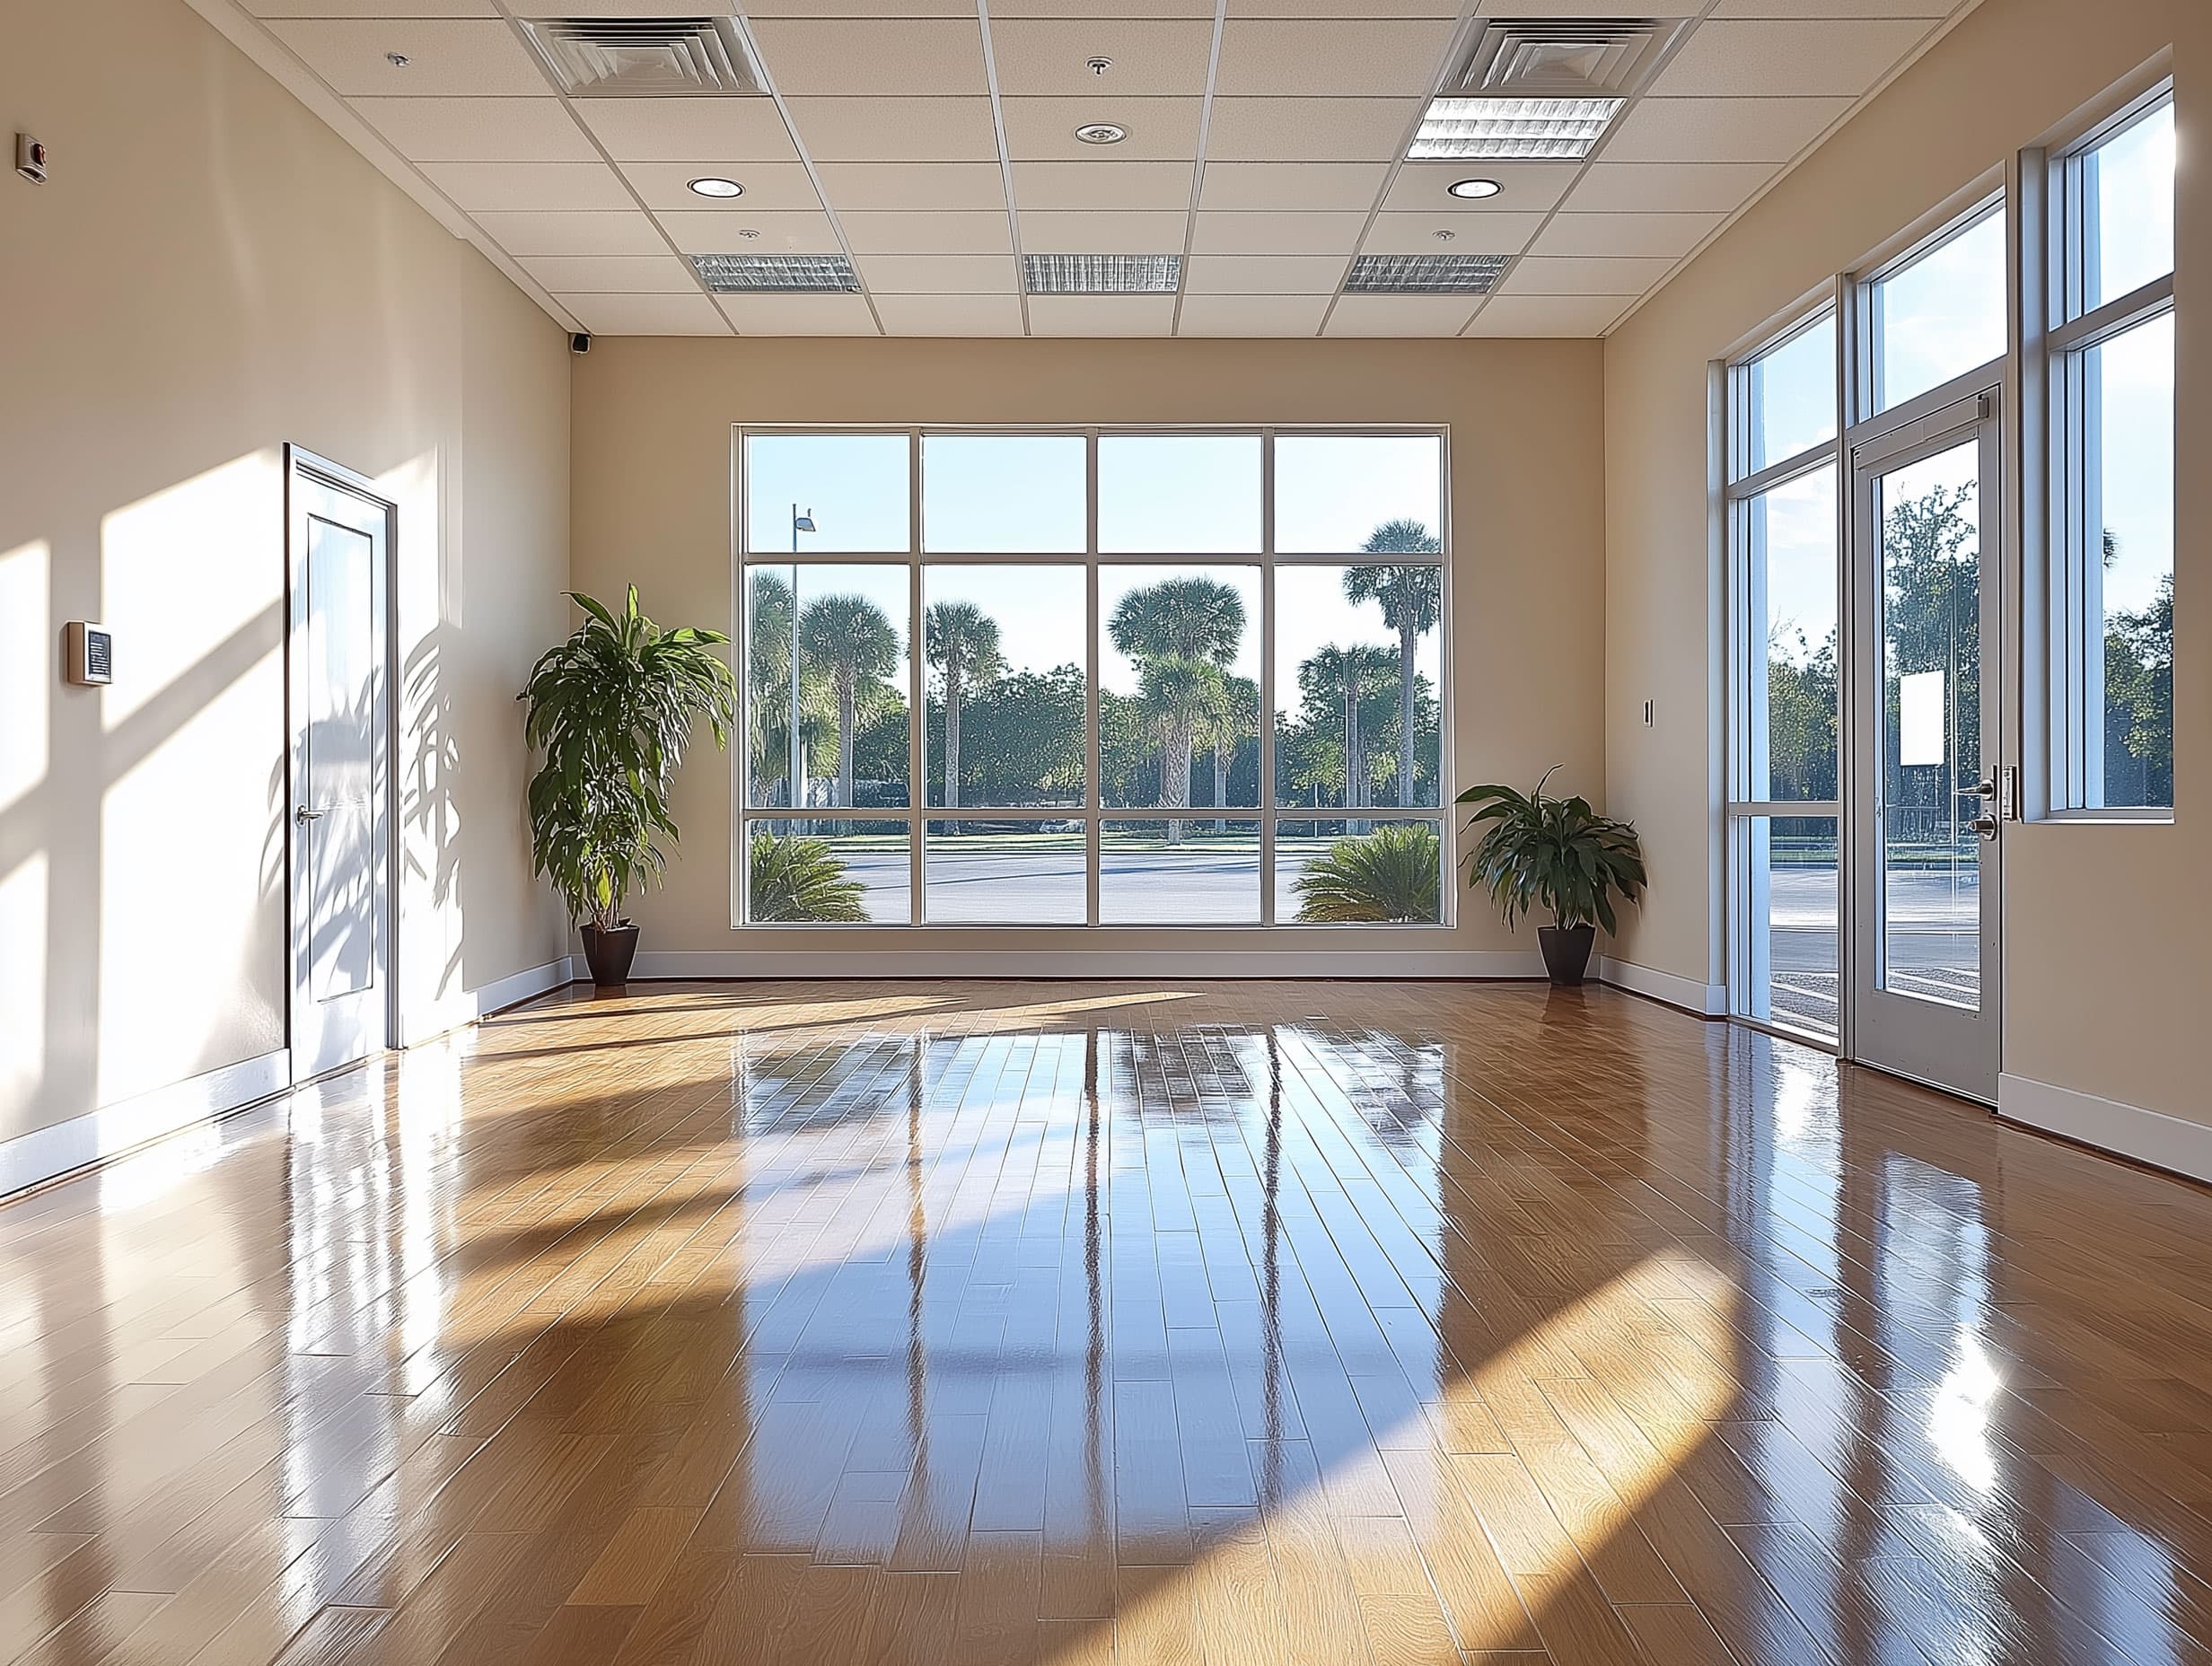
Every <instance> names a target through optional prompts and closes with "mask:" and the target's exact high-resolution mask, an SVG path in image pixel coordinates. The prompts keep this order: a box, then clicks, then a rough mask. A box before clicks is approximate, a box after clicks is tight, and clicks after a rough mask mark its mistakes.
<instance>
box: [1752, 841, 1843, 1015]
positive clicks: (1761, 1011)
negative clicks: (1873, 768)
mask: <svg viewBox="0 0 2212 1666" xmlns="http://www.w3.org/2000/svg"><path fill="white" fill-rule="evenodd" d="M1740 825H1741V828H1742V836H1741V837H1742V843H1743V846H1744V848H1743V851H1742V857H1741V860H1742V863H1743V872H1744V877H1745V883H1744V885H1743V887H1742V891H1741V893H1740V897H1741V900H1740V903H1739V906H1740V907H1742V908H1743V909H1744V911H1745V912H1744V920H1743V925H1744V931H1743V934H1742V947H1743V953H1744V956H1745V959H1744V961H1743V966H1742V970H1743V978H1742V989H1741V993H1740V998H1739V1004H1738V1010H1739V1011H1741V1012H1742V1014H1743V1016H1744V1017H1746V1018H1756V1019H1760V1020H1761V1021H1763V1022H1768V1023H1771V1024H1773V1025H1774V1026H1775V1027H1776V1028H1777V1029H1781V1030H1795V1031H1797V1032H1798V1033H1800V1034H1803V1035H1808V1036H1813V1037H1814V1038H1816V1039H1820V1040H1822V1041H1834V1040H1836V1039H1838V1038H1839V1035H1840V1034H1841V1031H1842V1026H1841V1022H1840V1020H1841V1014H1842V1010H1843V1008H1842V987H1841V986H1842V979H1841V977H1840V975H1839V974H1840V971H1841V958H1840V951H1839V945H1840V941H1841V939H1840V932H1839V926H1840V919H1841V916H1840V913H1839V906H1838V905H1839V896H1840V891H1839V886H1838V881H1837V876H1838V873H1839V868H1840V864H1839V860H1838V858H1839V855H1840V851H1839V846H1838V844H1837V840H1836V818H1835V817H1833V816H1774V817H1768V816H1747V817H1745V818H1743V820H1742V823H1741V824H1740Z"/></svg>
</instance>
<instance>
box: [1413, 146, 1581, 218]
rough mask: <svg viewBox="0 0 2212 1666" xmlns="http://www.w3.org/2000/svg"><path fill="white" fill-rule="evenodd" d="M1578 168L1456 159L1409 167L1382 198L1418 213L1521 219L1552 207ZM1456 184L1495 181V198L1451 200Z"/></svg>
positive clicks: (1564, 164) (1573, 164) (1575, 165)
mask: <svg viewBox="0 0 2212 1666" xmlns="http://www.w3.org/2000/svg"><path fill="white" fill-rule="evenodd" d="M1581 171H1582V164H1581V163H1580V162H1491V161H1487V160H1481V159H1475V158H1468V157H1461V158H1458V159H1456V160H1454V161H1451V162H1408V163H1406V165H1405V166H1404V167H1402V168H1400V169H1399V171H1398V177H1397V178H1396V179H1394V180H1391V189H1390V195H1389V196H1388V197H1384V198H1383V199H1382V206H1383V207H1385V208H1389V209H1397V210H1403V211H1406V212H1412V213H1422V214H1524V213H1526V212H1528V211H1530V210H1531V209H1544V208H1550V207H1554V206H1557V205H1558V201H1559V198H1561V197H1564V196H1566V195H1567V188H1568V187H1569V186H1571V185H1573V184H1574V183H1575V176H1576V174H1578V173H1580V172H1581ZM1454 180H1496V181H1497V184H1498V187H1499V189H1498V193H1497V196H1495V197H1454V196H1453V195H1452V192H1451V189H1450V188H1451V186H1452V184H1453V181H1454Z"/></svg>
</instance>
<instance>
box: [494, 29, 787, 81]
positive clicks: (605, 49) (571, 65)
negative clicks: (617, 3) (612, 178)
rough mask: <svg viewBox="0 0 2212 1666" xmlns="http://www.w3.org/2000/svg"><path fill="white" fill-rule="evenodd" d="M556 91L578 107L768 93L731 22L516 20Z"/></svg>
mask: <svg viewBox="0 0 2212 1666" xmlns="http://www.w3.org/2000/svg"><path fill="white" fill-rule="evenodd" d="M516 22H518V23H520V25H521V26H522V34H523V36H524V38H525V39H528V40H529V42H530V44H531V49H532V50H534V51H535V52H536V53H537V54H538V57H539V58H540V61H541V62H543V64H544V65H545V68H546V73H547V74H548V75H551V76H552V77H553V84H554V85H556V86H557V87H558V88H560V90H561V91H562V92H566V93H567V94H568V96H569V97H571V98H578V99H664V98H683V97H687V96H689V97H724V98H727V97H745V96H757V95H759V94H762V93H765V92H767V88H766V86H765V85H763V83H762V81H761V77H760V68H759V65H757V64H756V63H754V62H753V58H752V54H751V53H750V52H749V51H748V50H747V49H746V47H745V37H744V36H743V35H742V34H741V33H740V32H739V31H738V27H737V21H736V19H734V18H732V17H525V18H518V19H517V20H516Z"/></svg>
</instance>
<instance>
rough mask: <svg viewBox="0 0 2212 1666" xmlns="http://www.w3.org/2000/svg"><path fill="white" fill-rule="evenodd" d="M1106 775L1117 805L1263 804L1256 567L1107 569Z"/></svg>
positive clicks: (1102, 769) (1101, 582)
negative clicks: (1261, 799) (1261, 792)
mask: <svg viewBox="0 0 2212 1666" xmlns="http://www.w3.org/2000/svg"><path fill="white" fill-rule="evenodd" d="M1098 606H1099V622H1100V625H1099V644H1100V645H1099V652H1100V655H1101V660H1100V664H1099V773H1100V776H1101V777H1102V779H1101V786H1102V793H1103V796H1104V802H1106V803H1107V804H1109V805H1110V806H1113V807H1115V808H1117V809H1154V808H1172V809H1180V808H1181V807H1183V806H1185V805H1200V804H1204V805H1216V804H1226V805H1231V806H1242V807H1246V808H1249V807H1251V806H1252V805H1255V804H1257V803H1258V802H1260V797H1259V794H1260V570H1259V569H1258V568H1257V567H1168V566H1142V567H1126V566H1125V567H1101V568H1100V569H1099V575H1098Z"/></svg>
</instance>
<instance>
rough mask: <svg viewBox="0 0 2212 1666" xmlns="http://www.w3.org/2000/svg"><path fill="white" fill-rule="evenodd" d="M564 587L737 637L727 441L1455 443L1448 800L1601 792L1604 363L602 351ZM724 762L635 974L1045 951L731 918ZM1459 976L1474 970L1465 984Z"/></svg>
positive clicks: (1348, 939)
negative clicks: (1282, 436)
mask: <svg viewBox="0 0 2212 1666" xmlns="http://www.w3.org/2000/svg"><path fill="white" fill-rule="evenodd" d="M1600 405H1601V382H1600V352H1599V346H1598V344H1597V343H1595V342H1507V341H1486V342H1471V341H1470V342H1457V341H1444V342H1437V341H1420V342H1411V341H1408V342H1399V341H1374V342H1227V341H1221V342H1199V341H1163V342H1151V341H1145V342H1137V341H1045V340H1026V341H865V342H864V341H826V340H814V341H773V340H750V341H730V342H707V341H686V340H622V341H601V342H600V343H598V344H597V345H596V346H594V347H593V348H592V352H591V354H590V355H589V356H588V357H586V358H584V359H581V360H579V361H577V364H576V367H575V577H576V583H577V585H578V587H579V588H581V589H583V590H584V591H586V592H592V593H596V594H600V595H610V594H613V595H619V593H620V590H621V586H622V585H623V584H624V583H626V582H629V581H635V582H636V583H637V584H638V586H639V587H640V589H641V591H642V592H643V594H644V597H645V605H646V608H647V609H648V611H650V612H651V613H653V614H654V616H655V617H656V618H659V619H660V620H662V622H663V623H664V624H674V623H694V624H703V625H712V626H715V627H720V628H724V629H727V628H729V627H730V624H731V618H732V611H733V608H732V601H733V597H732V589H731V543H730V484H731V483H730V430H731V425H733V423H742V422H757V423H806V422H823V423H866V422H890V423H916V422H931V421H935V422H947V423H994V422H1004V423H1023V422H1060V423H1116V422H1202V421H1212V422H1245V423H1258V422H1268V421H1273V422H1285V423H1289V422H1345V423H1358V422H1397V423H1448V424H1450V425H1451V426H1452V460H1453V464H1452V483H1451V487H1452V515H1453V528H1454V544H1455V548H1454V551H1453V555H1454V560H1455V564H1456V566H1455V571H1454V574H1453V621H1452V629H1453V637H1452V642H1453V648H1452V652H1453V696H1454V699H1455V701H1456V705H1455V707H1454V714H1455V737H1456V745H1457V749H1458V751H1457V762H1456V773H1457V776H1458V779H1459V781H1460V782H1461V783H1466V782H1470V781H1477V780H1488V779H1494V778H1497V777H1500V776H1502V777H1504V778H1505V779H1507V780H1512V781H1531V782H1532V781H1533V780H1534V779H1535V778H1536V776H1538V775H1539V774H1540V773H1541V772H1542V770H1543V769H1544V768H1545V767H1546V766H1548V765H1550V764H1554V763H1563V764H1565V765H1566V769H1565V770H1564V771H1563V773H1562V775H1561V776H1560V777H1559V778H1558V780H1555V782H1554V785H1555V786H1556V785H1559V784H1560V782H1562V781H1566V782H1572V783H1574V784H1576V785H1578V786H1580V787H1583V788H1584V789H1586V790H1590V791H1593V792H1594V791H1595V790H1596V789H1597V788H1598V786H1599V785H1600V783H1601V781H1602V768H1603V752H1602V735H1601V721H1600V712H1599V694H1598V676H1597V671H1598V668H1597V665H1596V662H1595V649H1594V640H1595V627H1596V607H1597V598H1598V595H1599V586H1600V584H1601V583H1602V576H1603V573H1602V562H1603V539H1602V489H1603V487H1602V466H1603V459H1602V455H1601V453H1600V449H1599V443H1598V441H1599V424H1600ZM731 769H732V761H731V759H730V758H728V757H727V756H726V755H719V756H718V755H716V754H715V753H714V752H713V751H712V750H701V751H700V752H698V753H696V754H695V755H694V756H693V758H692V759H691V760H690V761H689V763H688V764H687V765H686V766H685V769H684V774H683V777H682V780H681V782H680V785H679V790H678V802H677V810H678V820H679V821H680V823H681V825H682V827H683V829H684V844H683V849H682V854H681V855H680V856H679V857H678V858H677V859H676V860H675V861H674V862H673V863H672V864H671V872H670V874H669V884H668V888H667V890H665V891H663V892H661V893H658V894H655V895H654V896H653V897H652V898H650V899H648V900H647V901H645V903H644V904H643V905H642V906H641V907H640V908H638V909H637V910H636V913H637V916H638V917H639V918H640V919H641V920H642V921H643V923H644V924H645V932H646V936H645V948H646V950H647V951H649V952H650V951H722V952H729V951H764V950H784V949H790V950H818V951H819V950H838V949H843V950H851V949H856V948H859V947H861V946H863V943H864V942H865V945H866V946H867V947H868V948H869V949H870V950H871V951H873V950H874V949H875V948H877V947H878V946H880V947H881V948H882V951H883V952H884V953H885V955H886V956H887V957H888V956H896V955H899V954H901V953H912V952H917V951H926V952H933V953H957V952H959V951H973V950H980V949H992V950H998V951H1007V950H1024V949H1027V950H1045V951H1061V950H1066V949H1069V948H1071V947H1075V946H1077V944H1076V940H1073V939H1071V938H1070V935H1069V934H1068V933H1067V932H1066V931H1065V930H1041V931H1004V930H989V931H972V930H971V931H956V930H952V929H944V930H932V931H930V932H928V933H927V934H922V933H917V932H904V933H901V932H898V931H890V930H887V931H884V932H882V933H873V934H868V936H867V937H866V938H865V939H862V938H860V937H859V936H858V935H857V934H854V933H850V932H836V933H831V932H824V931H822V930H820V929H816V930H812V931H809V930H806V929H805V928H798V929H793V928H788V927H786V928H783V929H774V928H760V927H752V928H748V929H746V930H743V931H733V930H732V929H731V927H730V926H729V925H728V921H729V920H730V917H731V860H730V851H731V825H730V824H731V818H730V780H731ZM1081 941H1082V942H1083V943H1088V944H1091V945H1094V946H1098V947H1102V948H1113V949H1130V950H1141V949H1145V948H1157V947H1174V948H1180V949H1192V948H1201V949H1206V950H1211V951H1250V950H1277V949H1283V948H1286V947H1288V946H1292V945H1294V944H1295V946H1296V947H1298V948H1301V949H1308V950H1328V951H1336V952H1360V951H1375V950H1418V951H1438V950H1454V951H1520V952H1521V953H1524V954H1525V953H1530V952H1532V951H1533V950H1534V948H1535V942H1534V936H1533V933H1532V931H1531V930H1530V929H1529V928H1528V927H1526V926H1524V927H1523V929H1522V931H1521V933H1520V934H1519V935H1518V936H1517V937H1516V936H1514V935H1510V934H1507V933H1506V931H1505V928H1504V927H1503V926H1502V925H1499V924H1498V923H1497V920H1496V919H1495V918H1494V917H1493V916H1491V914H1490V913H1489V911H1488V908H1487V907H1486V906H1485V905H1483V903H1482V902H1481V900H1480V899H1463V906H1462V907H1461V923H1460V925H1458V926H1457V927H1456V929H1454V930H1453V931H1451V932H1449V933H1439V932H1410V931H1409V932H1398V933H1378V932H1374V931H1368V932H1350V931H1342V930H1339V931H1321V930H1312V931H1308V930H1304V929H1301V930H1299V931H1297V932H1296V933H1295V934H1290V933H1283V932H1277V933H1274V934H1268V933H1263V932H1260V931H1259V930H1257V929H1249V930H1232V929H1224V930H1222V931H1219V932H1209V933H1207V934H1205V936H1204V938H1203V939H1194V937H1193V936H1192V934H1189V933H1180V932H1179V933H1172V934H1162V933H1158V932H1143V931H1135V930H1128V929H1123V930H1116V931H1111V932H1106V931H1101V932H1099V933H1096V934H1091V935H1090V936H1089V937H1088V938H1085V939H1083V940H1081ZM1470 969H1471V968H1470Z"/></svg>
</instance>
